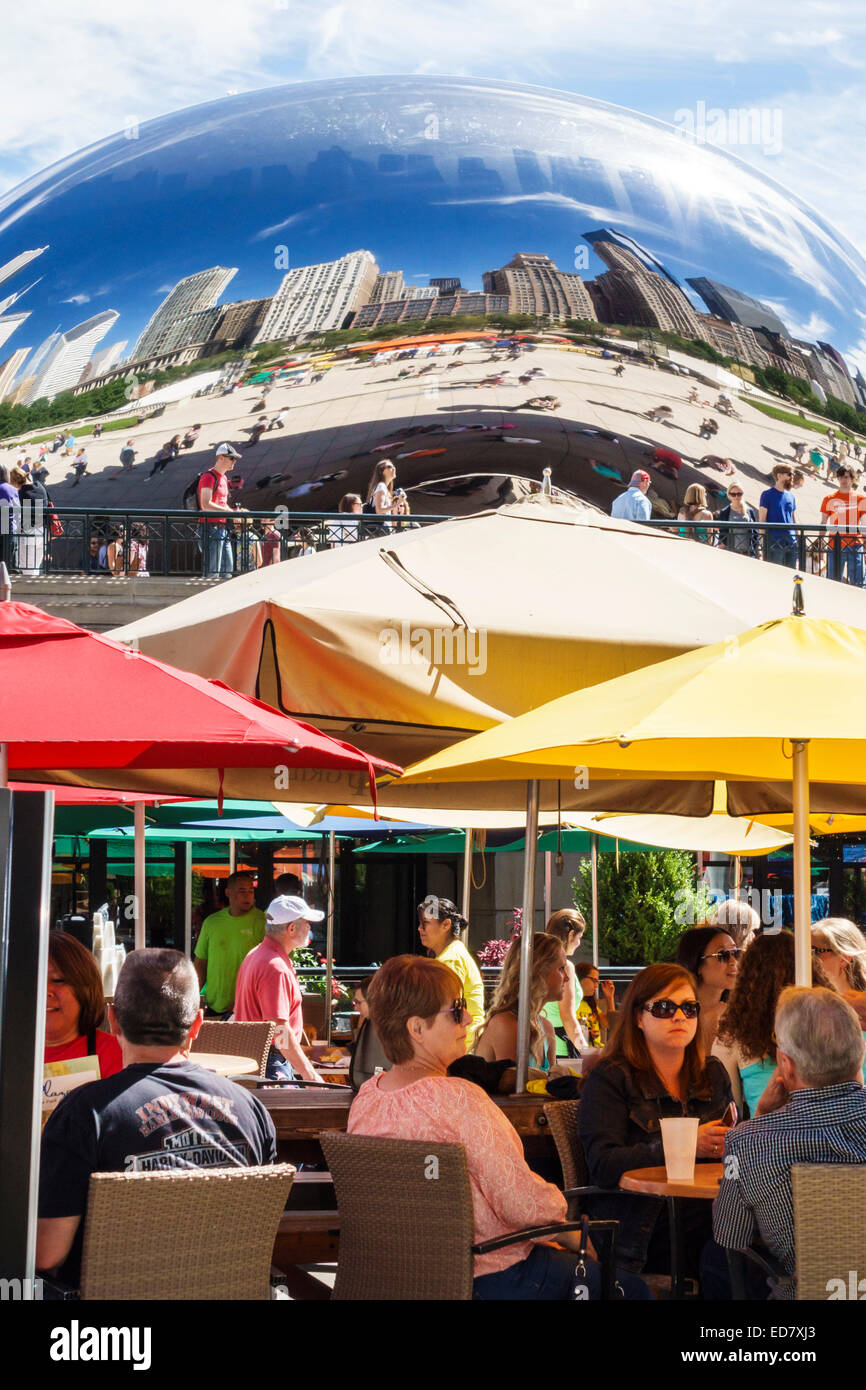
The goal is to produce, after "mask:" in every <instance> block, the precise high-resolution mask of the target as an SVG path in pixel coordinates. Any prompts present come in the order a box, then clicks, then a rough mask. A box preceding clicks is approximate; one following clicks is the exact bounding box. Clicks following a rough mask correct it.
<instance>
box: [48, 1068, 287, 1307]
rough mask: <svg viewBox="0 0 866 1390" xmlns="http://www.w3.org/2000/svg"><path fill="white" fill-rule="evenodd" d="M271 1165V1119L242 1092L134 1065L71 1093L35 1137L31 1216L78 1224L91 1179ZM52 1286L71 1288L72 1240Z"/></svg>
mask: <svg viewBox="0 0 866 1390" xmlns="http://www.w3.org/2000/svg"><path fill="white" fill-rule="evenodd" d="M275 1161H276V1138H275V1135H274V1127H273V1124H272V1122H271V1118H270V1116H269V1115H268V1112H267V1111H266V1110H265V1107H264V1106H263V1105H262V1103H261V1101H260V1100H258V1098H257V1097H256V1096H255V1095H254V1094H253V1093H252V1092H251V1091H245V1090H244V1089H243V1087H241V1086H237V1085H236V1084H235V1083H234V1082H232V1081H228V1080H227V1079H226V1078H225V1077H222V1076H217V1075H216V1074H215V1073H214V1072H211V1071H206V1070H205V1069H204V1068H203V1067H198V1066H196V1065H195V1063H194V1062H192V1061H186V1062H183V1063H179V1064H169V1063H160V1064H155V1063H136V1064H135V1065H133V1066H130V1067H125V1068H124V1070H123V1071H120V1072H117V1074H116V1075H115V1076H109V1077H107V1078H106V1079H105V1080H104V1081H92V1082H90V1083H89V1084H88V1085H86V1086H79V1087H78V1088H77V1089H76V1090H74V1091H71V1092H70V1093H69V1095H68V1096H66V1097H65V1098H64V1099H63V1100H62V1101H61V1102H60V1104H59V1105H58V1106H57V1109H56V1110H55V1111H54V1112H53V1114H52V1115H51V1116H50V1117H49V1119H48V1121H47V1123H46V1125H45V1129H44V1131H43V1136H42V1160H41V1170H40V1181H39V1215H40V1216H43V1217H56V1216H82V1215H83V1214H84V1210H85V1207H86V1205H87V1190H88V1185H89V1182H90V1174H91V1173H111V1172H113V1173H123V1172H127V1173H131V1172H160V1171H163V1170H165V1169H169V1168H235V1167H237V1168H247V1167H251V1166H254V1165H257V1164H262V1163H273V1162H275ZM82 1230H83V1223H82V1227H81V1228H80V1229H79V1239H78V1240H76V1244H75V1245H74V1246H73V1250H72V1253H71V1255H70V1259H69V1261H67V1264H66V1266H64V1270H63V1271H62V1273H61V1278H63V1279H64V1280H66V1281H67V1282H69V1283H77V1281H78V1268H79V1263H80V1236H81V1231H82Z"/></svg>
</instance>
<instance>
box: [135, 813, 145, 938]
mask: <svg viewBox="0 0 866 1390" xmlns="http://www.w3.org/2000/svg"><path fill="white" fill-rule="evenodd" d="M133 817H134V826H135V869H134V873H135V879H134V888H135V950H136V951H140V950H141V948H142V947H143V946H145V945H146V944H147V942H146V923H145V920H144V899H145V893H146V891H147V878H146V863H145V847H144V802H143V801H136V803H135V806H134V808H133Z"/></svg>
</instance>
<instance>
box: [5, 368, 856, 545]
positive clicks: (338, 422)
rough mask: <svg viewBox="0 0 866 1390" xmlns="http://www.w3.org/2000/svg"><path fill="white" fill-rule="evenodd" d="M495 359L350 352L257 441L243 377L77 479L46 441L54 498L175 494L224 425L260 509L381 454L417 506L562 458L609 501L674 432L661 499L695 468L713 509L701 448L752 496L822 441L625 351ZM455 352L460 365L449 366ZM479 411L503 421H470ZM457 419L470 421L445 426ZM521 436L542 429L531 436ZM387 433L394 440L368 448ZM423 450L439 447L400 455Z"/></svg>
mask: <svg viewBox="0 0 866 1390" xmlns="http://www.w3.org/2000/svg"><path fill="white" fill-rule="evenodd" d="M489 357H490V351H489V349H488V348H487V347H486V346H485V347H483V348H477V347H471V348H467V350H466V352H465V353H464V354H463V355H462V356H461V357H459V358H454V357H451V356H449V357H446V358H443V359H441V361H440V362H439V363H438V364H437V368H436V371H435V372H431V373H429V374H427V375H425V376H422V377H419V376H418V375H417V373H418V371H419V368H420V366H422V365H426V361H425V360H424V359H415V360H414V362H412V363H409V364H407V363H399V364H396V363H391V364H383V365H379V366H362V365H359V364H356V363H347V364H343V363H341V364H339V365H337V366H335V367H333V368H332V369H331V370H330V372H328V373H327V374H326V376H325V377H324V379H323V380H322V381H321V382H319V383H317V384H316V385H309V386H299V387H289V386H279V387H276V388H275V389H273V390H272V391H271V392H270V394H269V396H268V398H267V411H266V417H267V418H272V417H273V415H275V414H276V412H277V410H278V409H279V408H280V407H282V406H288V407H289V414H288V417H287V421H286V426H285V428H284V429H283V430H274V431H270V432H268V433H266V434H265V435H264V436H263V437H262V439H261V441H260V442H259V443H258V444H257V445H254V446H252V447H250V446H249V445H248V442H247V441H248V434H247V431H248V430H249V428H250V427H251V426H252V425H253V423H254V422H255V421H256V420H257V419H259V418H260V416H259V415H254V414H252V413H251V407H252V405H253V404H254V403H255V402H256V400H257V399H259V392H258V391H257V389H256V388H255V387H248V388H244V389H239V390H238V391H237V392H236V393H235V394H234V395H232V396H229V397H220V398H213V399H209V398H202V399H199V400H189V401H185V402H179V403H177V404H175V405H170V406H169V407H168V408H167V409H166V411H165V414H164V415H163V416H161V417H160V418H159V419H158V420H149V421H145V423H144V424H143V425H142V426H141V427H140V428H138V429H136V428H132V429H130V430H129V431H116V432H112V433H111V434H108V435H103V437H102V438H101V439H99V440H96V441H94V442H90V441H89V440H86V439H85V440H83V441H82V442H83V443H85V445H86V447H87V454H88V461H89V470H90V471H89V473H88V475H87V476H86V477H85V478H84V479H83V480H82V481H81V483H80V484H79V485H78V486H73V478H72V474H71V472H69V471H68V470H69V462H70V461H69V460H65V459H63V460H61V459H58V457H57V456H56V455H50V454H49V455H47V464H48V468H49V470H50V475H49V479H48V486H49V489H50V491H51V494H52V497H53V499H54V501H55V502H56V503H57V504H59V505H66V506H93V507H94V508H95V507H101V506H123V507H126V506H128V507H148V506H154V507H157V508H159V509H168V508H173V507H180V505H181V498H182V495H183V491H184V488H185V486H186V485H187V483H188V482H189V481H190V480H191V479H192V478H194V477H195V476H196V475H197V474H198V473H200V472H201V471H202V470H203V469H205V468H206V467H207V466H208V465H209V463H210V462H211V461H212V459H213V450H214V447H215V446H216V445H217V444H219V443H221V442H222V441H223V440H225V439H227V440H228V441H229V442H231V443H232V444H234V445H235V447H237V448H238V449H239V451H240V452H241V453H242V454H243V460H242V462H241V463H239V464H238V465H237V466H236V469H235V473H236V475H237V476H239V477H241V478H243V479H244V488H243V490H242V492H241V493H240V500H241V501H242V503H243V505H244V506H246V507H248V508H250V509H251V510H265V509H267V508H268V507H272V506H274V505H276V504H277V503H280V502H282V503H286V502H288V504H289V505H291V506H292V507H293V508H295V507H297V508H298V509H300V510H336V506H337V503H338V501H339V499H340V497H341V496H342V495H343V493H344V492H359V493H361V494H362V495H363V494H365V493H366V487H367V483H368V480H369V477H370V473H371V471H372V468H373V466H374V464H375V462H376V461H377V460H378V459H380V458H383V457H390V458H392V459H394V461H395V463H396V466H397V470H398V477H397V483H398V486H403V487H405V488H407V489H415V491H412V492H410V500H411V504H412V510H413V511H414V512H415V513H449V514H451V513H460V512H466V511H473V510H477V509H478V508H479V507H480V506H483V505H485V504H486V503H487V502H488V501H489V500H491V499H493V498H495V497H496V496H497V495H505V494H507V491H508V484H507V481H505V480H507V478H508V477H513V478H532V479H540V478H541V475H542V469H543V468H544V466H545V465H549V466H550V467H552V470H553V482H554V486H559V487H562V488H565V489H568V490H570V491H572V492H575V493H577V494H579V495H580V496H582V497H584V498H586V499H587V500H589V501H592V502H595V503H597V504H598V505H599V506H601V507H603V508H604V509H605V510H608V509H609V507H610V503H611V501H612V499H613V498H614V497H615V496H616V494H617V493H618V492H619V491H620V490H621V489H622V486H623V481H621V479H622V480H624V481H627V480H628V477H629V475H630V473H631V471H632V469H634V468H636V467H642V466H646V465H647V463H648V461H649V452H650V451H651V450H652V448H653V447H654V446H655V445H656V444H664V445H666V446H668V447H670V448H673V449H675V450H676V451H677V452H678V453H680V454H681V455H682V456H683V459H684V460H685V461H686V466H684V467H683V469H682V470H681V473H680V476H679V478H678V480H677V481H676V482H674V481H673V480H670V479H668V478H666V477H664V476H663V475H661V474H659V473H657V472H654V471H652V470H650V471H652V472H653V489H654V493H655V495H656V496H657V498H658V506H657V512H658V513H659V514H663V513H664V512H665V509H666V508H668V509H670V511H671V512H672V513H673V514H675V513H676V510H677V509H678V507H679V504H680V501H681V499H682V496H683V494H684V492H685V489H686V487H687V486H688V485H689V483H690V482H694V481H698V482H703V483H704V484H705V485H707V487H708V488H709V489H714V490H715V495H711V497H710V505H711V506H712V507H714V508H715V507H719V506H723V505H724V500H725V499H724V491H725V488H726V486H727V484H728V483H729V482H730V481H731V479H730V478H726V477H724V476H723V475H722V474H720V473H719V472H717V471H716V470H715V469H713V468H710V467H701V465H700V463H699V460H700V459H701V457H703V456H704V455H705V454H708V453H713V454H718V455H720V456H722V457H729V458H731V459H732V460H733V462H734V464H735V466H736V469H737V477H738V478H739V480H740V481H741V482H742V484H743V486H744V491H745V495H746V499H747V501H749V502H751V503H753V504H754V505H755V506H757V504H758V498H759V496H760V493H761V492H762V491H763V489H764V488H765V487H767V486H769V485H770V479H769V473H770V469H771V468H772V466H773V464H774V463H776V462H778V461H779V460H780V459H785V460H788V461H790V460H791V457H792V453H791V449H790V441H791V440H792V439H795V438H797V437H801V438H803V439H807V440H810V441H818V442H819V443H820V442H821V439H822V436H820V435H818V434H814V433H812V432H810V431H808V430H807V431H802V432H798V431H797V429H796V427H795V426H792V425H789V424H784V423H782V422H779V421H775V420H773V419H771V418H770V417H767V416H765V415H762V414H761V413H760V412H758V411H757V410H754V409H753V408H752V407H751V406H749V405H748V404H746V403H745V401H743V402H742V403H741V404H740V405H739V407H738V408H739V410H740V412H741V414H742V416H743V419H742V421H737V420H733V419H727V418H726V417H725V416H723V415H721V414H719V413H717V412H714V411H712V410H711V408H710V407H707V406H704V405H703V404H701V405H689V404H687V401H686V397H687V396H688V393H689V391H690V389H691V386H692V384H693V382H692V381H691V380H690V379H689V378H687V377H677V376H674V375H673V374H671V373H669V372H666V371H662V370H658V369H653V368H650V367H643V366H636V365H634V366H633V365H627V366H626V369H625V373H624V375H623V376H622V377H621V378H617V377H615V376H614V374H613V367H614V363H613V362H611V361H609V360H605V359H602V358H599V357H592V356H589V355H587V354H584V353H581V352H575V351H569V350H563V349H557V348H554V347H543V348H540V349H538V350H536V351H535V352H532V353H526V354H524V355H523V356H522V357H521V358H520V359H519V361H517V362H507V361H502V362H498V363H491V362H490V361H489ZM430 360H432V359H430ZM451 362H455V363H456V364H457V365H455V366H453V367H449V366H448V364H449V363H451ZM405 365H411V366H412V368H413V372H414V373H415V375H413V376H412V377H410V378H407V379H404V380H398V379H397V374H398V371H399V370H400V369H401V368H402V367H404V366H405ZM530 366H532V367H542V368H543V369H544V370H545V372H546V374H547V375H546V379H541V380H539V381H538V382H536V383H535V384H534V385H532V386H521V385H520V384H519V383H518V381H517V376H518V375H519V373H520V372H523V371H525V370H526V369H527V368H528V367H530ZM496 370H508V371H509V372H510V373H511V377H510V379H509V382H508V384H505V385H502V386H498V387H479V386H478V385H477V383H478V382H479V381H480V380H481V379H482V378H483V377H484V376H486V375H488V374H489V373H492V372H494V371H496ZM699 390H700V393H701V398H702V400H707V401H711V402H712V401H715V399H716V397H717V394H718V392H717V391H716V390H715V389H713V388H703V387H700V386H699ZM548 393H552V394H555V395H557V396H558V397H559V398H560V399H561V401H562V409H561V410H559V411H558V412H556V413H555V414H547V413H543V412H540V411H534V410H529V409H518V408H517V407H519V406H520V405H521V403H523V402H525V401H526V400H527V399H529V398H530V397H531V396H533V395H536V394H537V395H544V394H548ZM655 405H669V406H670V407H671V408H672V411H673V414H672V417H671V419H670V422H669V423H662V424H656V423H652V422H651V421H649V420H648V419H647V418H646V412H647V411H648V410H649V409H650V408H652V407H653V406H655ZM707 414H714V416H715V418H716V419H717V420H718V422H719V432H718V434H717V435H716V437H715V438H714V439H713V440H712V441H705V440H702V439H700V438H699V437H698V427H699V425H700V421H701V419H702V418H703V417H704V416H705V415H707ZM196 422H200V423H201V425H202V431H201V435H200V436H199V441H198V446H197V447H196V448H195V449H194V450H191V451H183V452H182V453H181V455H180V456H179V457H178V458H177V459H176V460H175V461H174V462H173V463H170V464H169V465H168V466H167V468H166V469H165V471H164V472H162V473H160V474H158V475H157V476H156V477H154V478H153V479H150V480H148V474H149V473H150V470H151V466H152V465H151V463H150V460H152V458H153V456H154V454H155V453H156V451H157V449H158V448H159V447H160V446H161V445H162V443H163V442H164V441H165V440H167V439H169V438H170V437H171V436H172V435H174V434H177V433H181V434H182V433H183V432H184V431H185V430H186V429H188V428H189V427H190V426H191V425H192V424H194V423H196ZM472 425H486V426H493V427H494V428H493V429H492V430H490V429H488V430H485V431H480V430H470V429H469V428H468V427H469V426H472ZM427 426H438V429H437V431H436V432H435V433H434V432H431V433H423V434H416V435H414V436H413V435H409V436H408V437H407V435H406V431H407V430H411V429H412V428H417V427H427ZM505 426H511V428H504V427H505ZM458 429H460V430H462V431H463V432H461V433H454V432H452V433H447V432H446V431H449V430H450V431H455V430H458ZM592 431H603V432H604V433H603V434H596V433H592ZM127 437H131V438H133V439H134V440H135V447H136V450H137V451H138V460H137V462H136V465H135V468H134V471H133V473H132V475H131V476H129V475H124V476H122V477H120V478H119V480H118V481H116V482H115V481H111V479H112V477H113V476H114V475H116V474H117V473H118V470H119V464H118V453H119V450H120V448H121V447H122V445H123V444H124V443H125V442H126V439H127ZM527 440H537V441H539V442H538V443H527V442H523V441H527ZM512 441H513V442H512ZM380 445H388V446H389V447H388V448H387V449H380V450H379V452H375V453H370V452H369V451H370V450H372V449H374V448H376V446H380ZM422 449H423V450H436V451H437V452H436V453H431V454H428V455H425V456H418V457H415V458H400V457H399V456H400V455H401V454H408V453H410V452H414V451H415V450H422ZM438 451H443V452H438ZM359 455H360V456H359ZM0 457H2V454H0ZM611 471H612V472H614V473H615V474H616V476H611ZM333 474H339V475H340V476H338V477H331V475H333ZM461 475H474V476H475V483H474V484H472V483H467V482H464V483H462V484H459V485H458V486H457V487H456V488H451V487H449V485H448V484H447V483H446V482H445V481H443V480H446V479H449V478H454V477H455V476H457V477H460V476H461ZM317 483H318V484H321V486H319V487H316V488H315V489H314V490H312V491H304V492H303V493H302V494H301V495H300V496H298V497H296V498H293V497H291V496H290V495H289V494H290V493H291V491H292V490H293V489H295V488H302V489H303V488H305V487H306V486H308V485H310V484H317ZM257 484H259V486H257ZM424 484H427V485H428V486H426V487H422V485H424ZM829 486H830V485H829V484H826V483H821V482H816V481H813V480H811V479H808V480H807V481H806V483H805V484H804V486H803V487H802V489H801V490H800V491H799V492H798V510H799V517H800V520H801V521H804V522H811V521H817V520H818V508H819V505H820V500H821V498H822V496H824V495H825V493H826V492H827V491H828V490H829Z"/></svg>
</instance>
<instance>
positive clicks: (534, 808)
mask: <svg viewBox="0 0 866 1390" xmlns="http://www.w3.org/2000/svg"><path fill="white" fill-rule="evenodd" d="M537 846H538V783H537V782H527V784H526V838H525V840H524V847H523V929H522V931H521V934H520V993H519V995H518V1003H517V1084H516V1086H515V1088H514V1089H515V1092H516V1093H517V1095H521V1094H522V1093H523V1092H524V1091H525V1090H526V1083H527V1081H528V1080H529V994H530V987H531V984H532V927H533V919H534V914H535V856H536V851H537Z"/></svg>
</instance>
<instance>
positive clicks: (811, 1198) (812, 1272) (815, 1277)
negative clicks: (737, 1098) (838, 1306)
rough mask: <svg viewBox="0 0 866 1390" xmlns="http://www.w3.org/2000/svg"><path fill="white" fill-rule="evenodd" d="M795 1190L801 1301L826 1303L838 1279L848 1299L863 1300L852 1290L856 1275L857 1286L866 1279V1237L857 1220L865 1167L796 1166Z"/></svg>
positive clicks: (865, 1188) (864, 1193) (865, 1197)
mask: <svg viewBox="0 0 866 1390" xmlns="http://www.w3.org/2000/svg"><path fill="white" fill-rule="evenodd" d="M791 1187H792V1190H793V1196H794V1240H795V1245H796V1251H797V1299H798V1301H799V1300H803V1299H823V1300H826V1299H827V1298H828V1296H829V1294H830V1292H831V1290H832V1286H831V1284H830V1281H831V1280H833V1279H841V1280H843V1282H844V1286H845V1297H846V1298H859V1297H861V1296H862V1294H861V1293H860V1292H858V1290H856V1289H855V1290H854V1292H853V1293H852V1292H851V1291H850V1289H849V1287H848V1284H849V1277H850V1271H851V1270H856V1271H857V1274H856V1277H855V1282H856V1283H859V1280H860V1278H861V1277H866V1232H864V1229H863V1222H862V1221H860V1220H856V1219H853V1217H854V1213H859V1212H862V1211H863V1209H864V1206H866V1165H863V1164H847V1163H814V1164H813V1163H809V1164H804V1163H795V1164H794V1166H793V1167H792V1168H791ZM836 1287H837V1288H838V1285H837V1286H836Z"/></svg>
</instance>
